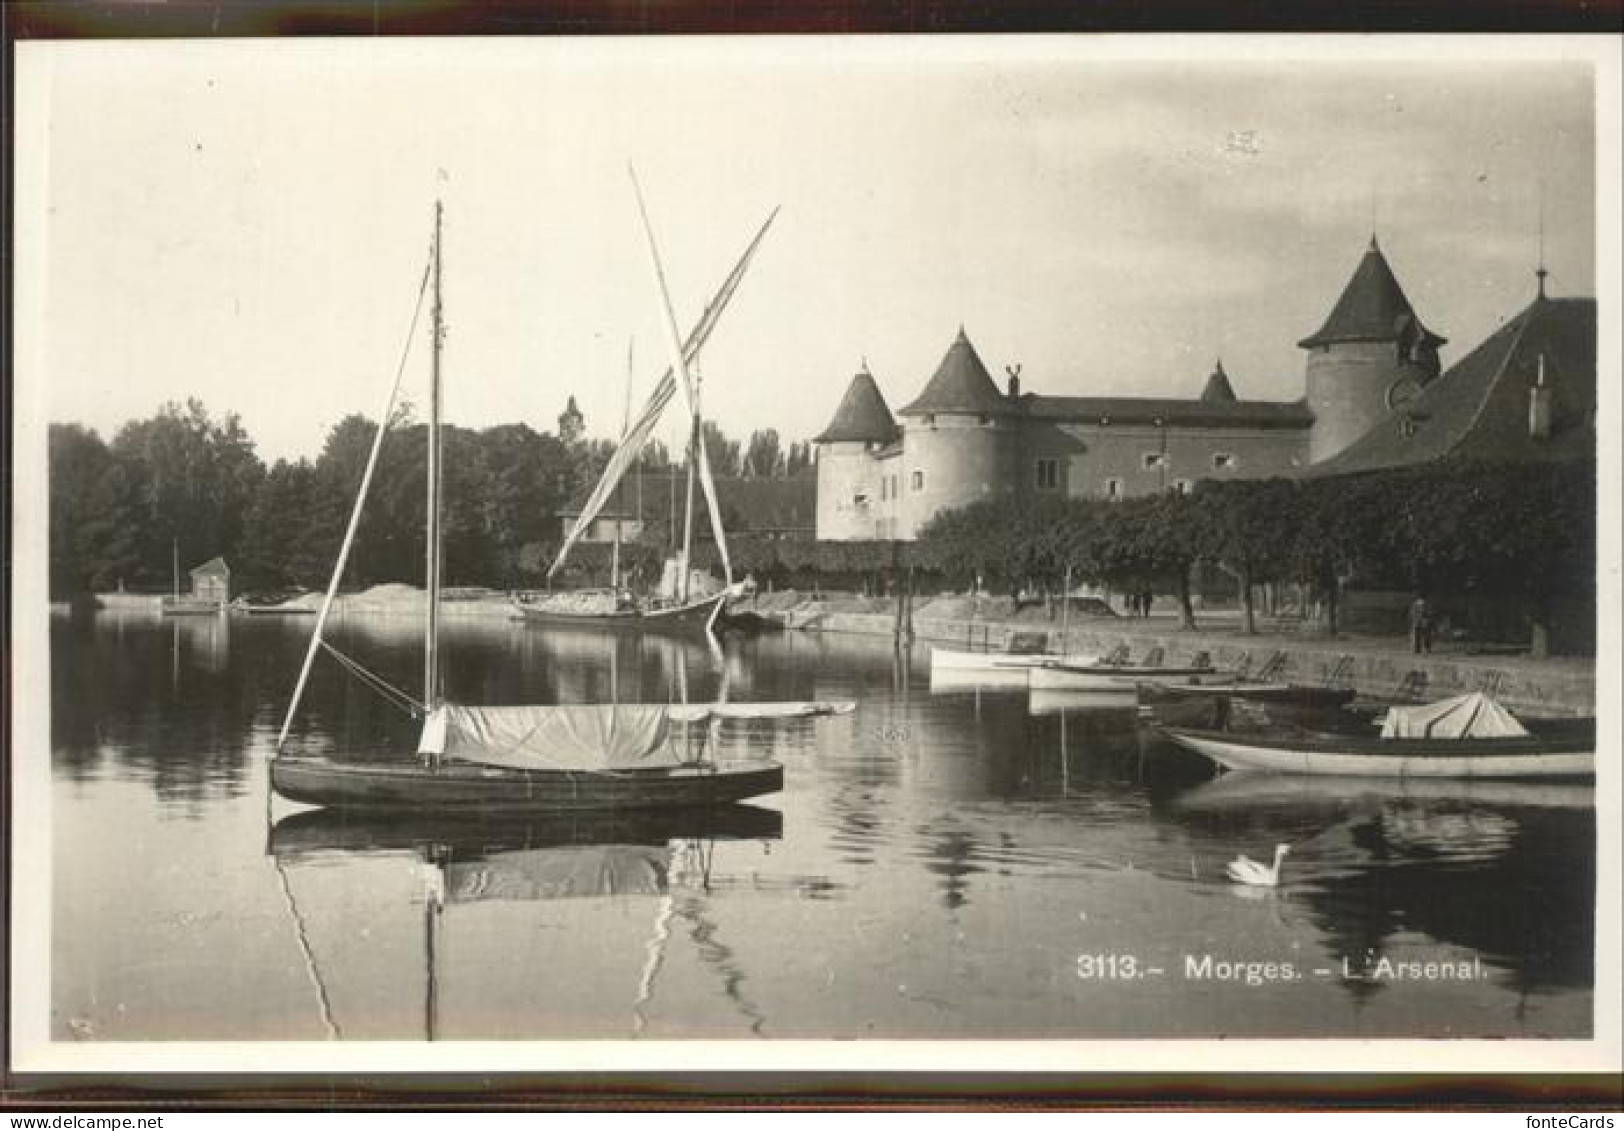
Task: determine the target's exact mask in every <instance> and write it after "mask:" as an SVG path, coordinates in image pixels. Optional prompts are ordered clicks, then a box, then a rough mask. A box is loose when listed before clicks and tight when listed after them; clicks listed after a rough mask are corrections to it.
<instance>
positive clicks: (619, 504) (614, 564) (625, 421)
mask: <svg viewBox="0 0 1624 1131" xmlns="http://www.w3.org/2000/svg"><path fill="white" fill-rule="evenodd" d="M636 344H637V339H636V338H632V339H630V340H628V341H627V343H626V408H625V411H624V412H622V413H621V416H620V442H621V443H622V444H624V443H625V442H626V434H627V433H628V432H630V431H631V427H632V356H633V355H632V351H633V350H634V349H635V348H636ZM625 509H626V484H625V483H624V482H620V483H616V484H615V556H614V557H613V558H611V559H610V561H609V584H610V586H611V587H613V588H614V589H616V590H618V589H619V588H620V516H621V514H622V513H623V512H624V511H625Z"/></svg>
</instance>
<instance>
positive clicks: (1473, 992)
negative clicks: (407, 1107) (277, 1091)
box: [51, 612, 1595, 1041]
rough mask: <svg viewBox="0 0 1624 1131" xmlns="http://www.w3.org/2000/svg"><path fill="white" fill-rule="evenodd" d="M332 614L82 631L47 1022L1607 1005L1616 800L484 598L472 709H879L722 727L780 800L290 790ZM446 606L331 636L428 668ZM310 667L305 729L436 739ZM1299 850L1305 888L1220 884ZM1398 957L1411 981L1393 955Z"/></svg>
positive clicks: (389, 666) (480, 1025)
mask: <svg viewBox="0 0 1624 1131" xmlns="http://www.w3.org/2000/svg"><path fill="white" fill-rule="evenodd" d="M310 628H311V625H310V622H309V619H308V618H302V619H301V618H289V619H286V620H281V619H277V618H264V619H253V620H248V619H240V618H239V619H232V620H229V621H227V620H220V619H216V618H207V619H188V618H181V619H175V620H169V621H164V620H161V619H159V618H158V617H156V616H148V615H134V614H121V613H114V612H104V613H100V614H97V615H96V616H94V617H91V618H87V619H76V620H69V619H67V618H65V617H62V618H57V619H56V620H55V621H54V623H53V627H52V632H53V639H52V644H53V651H52V657H53V692H52V694H53V736H52V753H51V756H52V766H53V775H52V781H53V788H52V797H51V804H52V817H53V826H52V831H53V838H54V851H55V858H54V864H53V868H54V873H53V884H54V892H53V895H54V922H53V935H52V942H51V953H52V978H53V985H52V987H51V991H52V1014H53V1033H54V1035H55V1037H56V1038H57V1039H59V1040H86V1041H94V1040H132V1039H186V1040H222V1039H243V1038H264V1039H322V1038H331V1037H337V1038H344V1039H420V1038H425V1037H432V1038H434V1039H457V1038H468V1039H475V1038H559V1037H610V1038H630V1037H648V1038H671V1037H717V1038H734V1037H750V1036H759V1037H865V1036H868V1037H893V1038H904V1037H972V1036H974V1037H1086V1038H1109V1037H1216V1036H1254V1037H1265V1036H1297V1035H1305V1036H1328V1037H1362V1036H1468V1037H1485V1036H1508V1037H1579V1036H1588V1035H1589V1033H1590V1029H1591V1020H1590V1018H1591V998H1592V990H1591V987H1592V980H1593V969H1592V939H1593V933H1594V886H1595V865H1594V854H1595V809H1594V794H1593V791H1592V790H1591V788H1590V787H1588V786H1581V785H1544V786H1532V785H1531V786H1518V785H1477V786H1472V785H1469V784H1442V785H1429V786H1425V787H1420V786H1416V787H1411V788H1410V789H1408V790H1407V789H1406V788H1405V787H1404V786H1402V785H1396V784H1394V785H1383V784H1380V783H1375V784H1371V783H1365V784H1362V785H1361V784H1352V785H1341V786H1333V785H1330V784H1327V783H1323V782H1316V781H1299V782H1295V783H1291V782H1289V781H1286V782H1284V783H1283V784H1280V783H1276V784H1271V783H1270V781H1269V780H1268V779H1254V778H1247V777H1242V776H1240V775H1231V776H1229V777H1227V778H1224V779H1222V780H1214V778H1213V775H1212V772H1211V770H1210V768H1209V767H1208V766H1207V764H1206V763H1204V762H1203V761H1202V760H1200V759H1198V758H1195V757H1193V756H1190V755H1186V754H1183V753H1181V752H1179V751H1177V750H1174V749H1172V748H1169V747H1167V746H1165V745H1163V744H1161V743H1159V742H1158V741H1157V740H1156V739H1155V738H1154V737H1153V736H1152V735H1151V734H1150V733H1149V732H1146V731H1143V730H1141V729H1140V727H1139V726H1138V724H1137V722H1136V720H1135V718H1134V716H1133V715H1132V714H1131V713H1128V712H1121V711H1105V712H1099V711H1085V710H1058V711H1055V712H1053V713H1050V712H1049V711H1048V710H1047V708H1048V707H1049V706H1050V705H1049V704H1029V703H1028V697H1027V695H1026V693H1025V692H1024V691H1022V690H997V689H986V688H984V689H979V690H978V689H970V688H965V689H960V690H956V691H951V692H943V691H940V690H938V693H935V694H933V693H932V692H931V689H930V683H929V678H928V676H929V659H928V652H927V651H926V650H924V649H918V650H916V651H915V652H914V654H913V655H912V656H911V657H909V658H907V659H905V660H903V661H900V662H899V661H897V660H896V659H895V657H894V656H893V653H892V650H891V647H890V643H889V641H886V640H878V639H865V638H855V637H851V638H842V637H832V636H831V637H822V638H819V637H813V636H806V635H798V634H790V635H784V636H777V637H767V638H762V639H759V640H753V641H738V640H730V641H729V642H728V643H727V645H726V652H725V656H723V657H721V658H720V659H719V658H718V657H717V656H716V655H713V654H712V653H711V652H710V651H709V650H707V649H706V648H705V647H703V646H701V645H698V644H679V643H676V642H672V641H666V640H659V639H655V638H639V637H635V636H624V637H616V636H612V635H598V634H589V633H566V632H553V631H548V630H544V629H538V628H535V627H527V626H524V625H520V624H508V623H506V622H485V621H471V620H470V621H462V622H458V621H453V622H452V623H451V624H450V626H449V627H448V629H447V631H446V633H445V638H444V653H445V660H446V674H447V683H448V690H449V692H450V694H451V695H452V697H453V698H455V699H457V700H459V701H462V702H472V703H518V702H576V701H610V700H612V699H615V698H617V697H618V699H619V700H620V701H627V702H630V701H662V702H665V701H675V700H681V699H683V698H687V699H689V700H693V701H703V700H706V699H710V698H713V697H715V696H716V695H717V694H718V692H719V690H720V689H721V688H722V686H723V684H724V683H725V685H726V694H727V695H728V697H729V698H731V699H810V698H849V699H855V700H857V701H858V703H859V706H858V709H857V711H856V713H855V714H853V715H850V716H845V717H839V718H834V719H825V720H819V721H816V722H804V721H803V722H796V723H792V724H789V725H784V724H777V725H767V724H762V723H739V722H732V723H727V724H724V725H723V728H722V731H721V734H720V736H719V739H718V741H719V744H720V745H721V746H722V747H723V748H724V749H726V750H730V751H739V750H743V749H746V748H750V749H754V750H758V751H767V752H770V753H771V754H772V755H773V756H774V757H776V758H778V759H779V760H780V761H782V762H783V764H784V767H785V788H784V791H783V792H782V793H781V794H779V795H776V796H773V797H768V798H763V799H760V800H759V802H758V803H757V804H756V805H755V806H753V807H747V808H737V809H734V810H729V811H725V812H723V813H720V814H717V815H714V816H711V817H705V818H692V817H683V818H672V817H668V816H664V817H656V818H638V819H630V818H624V819H596V820H584V819H583V820H574V821H551V822H531V823H512V822H504V823H500V824H487V825H480V826H476V827H470V826H468V825H466V824H464V823H461V822H456V821H437V820H434V819H431V818H419V819H413V820H394V821H379V820H375V819H374V820H360V819H349V820H346V819H343V818H340V817H336V816H333V815H331V814H327V813H323V812H321V811H317V810H306V809H301V808H300V807H298V806H294V805H290V804H288V803H286V802H284V801H282V800H280V799H275V800H271V799H268V797H267V790H266V762H267V758H268V757H269V755H270V752H271V750H272V747H273V745H274V743H275V736H276V731H277V728H278V727H279V725H280V723H281V716H282V711H283V710H284V708H285V704H286V700H287V696H288V693H289V691H290V688H291V683H292V679H293V676H294V674H295V673H296V671H297V667H298V662H299V659H300V657H301V654H302V649H303V645H304V641H305V640H306V638H307V634H308V633H309V631H310ZM417 634H418V627H417V625H416V623H415V622H413V621H410V620H404V619H401V620H393V619H388V618H372V619H359V618H350V619H348V620H345V621H342V622H340V623H339V626H338V628H337V630H336V632H335V633H334V634H333V635H334V637H335V639H336V640H337V641H338V643H339V644H340V646H341V647H344V648H346V650H348V651H349V652H351V653H352V654H353V655H356V656H357V657H359V658H361V659H363V660H364V661H365V662H366V663H368V664H369V666H371V667H373V668H374V669H375V670H378V671H380V672H382V673H384V674H386V675H388V676H389V677H390V678H391V679H393V680H394V681H395V682H396V683H398V684H399V685H401V686H405V687H408V688H410V687H413V686H415V685H416V684H417V683H418V682H419V681H420V678H421V677H420V675H419V669H420V664H421V660H420V658H419V655H420V654H419V651H418V635H417ZM316 670H317V677H316V680H315V682H314V685H313V688H312V691H311V693H310V694H309V696H308V697H307V706H306V709H305V710H304V712H303V713H302V717H301V718H300V720H299V722H298V729H297V733H298V735H299V742H300V743H301V744H302V745H303V746H304V747H306V748H308V749H323V750H332V751H345V752H355V751H359V752H361V753H362V754H364V755H365V756H369V757H384V756H387V751H388V750H389V749H390V748H391V747H392V746H393V747H396V748H399V747H400V746H404V745H407V744H409V743H411V742H413V741H415V733H414V728H413V726H412V724H411V723H410V721H409V720H407V719H405V718H404V717H403V716H400V715H398V714H395V713H394V712H393V710H392V709H391V708H389V707H388V706H386V705H383V704H382V703H380V702H379V701H378V700H377V699H376V698H375V697H373V696H372V695H371V694H370V693H369V692H367V691H366V690H365V689H363V688H362V687H360V686H359V685H357V684H356V683H354V682H353V680H351V679H350V678H349V677H347V676H345V675H344V674H343V673H342V672H341V671H340V670H339V669H338V667H337V665H336V664H334V663H332V662H331V661H325V660H324V661H322V662H319V663H318V665H317V669H316ZM1032 706H1037V707H1039V708H1040V709H1043V710H1042V713H1036V714H1034V713H1031V711H1030V710H1029V708H1030V707H1032ZM1277 842H1287V843H1290V844H1291V845H1292V853H1291V855H1290V856H1289V857H1288V858H1287V862H1286V869H1285V881H1284V883H1283V885H1282V887H1281V888H1280V889H1279V890H1277V891H1267V890H1262V889H1244V888H1239V887H1237V886H1236V885H1234V884H1232V883H1230V882H1229V881H1228V880H1227V879H1225V878H1224V865H1225V863H1226V862H1227V861H1229V860H1231V859H1233V858H1234V857H1235V856H1236V855H1237V854H1239V853H1243V852H1244V853H1247V854H1249V855H1251V856H1254V857H1267V856H1268V855H1269V854H1270V853H1271V851H1272V849H1273V846H1274V845H1275V844H1276V843H1277ZM1383 958H1385V959H1388V960H1389V961H1391V962H1393V963H1399V964H1403V963H1408V964H1415V965H1412V966H1410V967H1404V968H1405V969H1411V970H1415V971H1417V972H1420V976H1419V977H1417V978H1413V979H1404V980H1394V979H1391V978H1387V977H1379V976H1375V975H1376V974H1378V973H1381V972H1382V971H1381V968H1380V967H1378V966H1377V963H1378V961H1379V960H1381V959H1383ZM1422 963H1434V964H1447V965H1439V966H1435V967H1434V968H1433V971H1432V976H1430V977H1428V976H1426V974H1425V973H1424V972H1423V971H1424V967H1421V966H1420V965H1419V964H1422ZM1445 972H1452V973H1461V972H1465V973H1470V974H1472V975H1473V976H1472V977H1471V978H1470V979H1465V980H1463V979H1461V978H1459V977H1453V978H1446V977H1443V976H1442V975H1443V973H1445ZM1287 974H1290V975H1293V976H1294V977H1293V980H1282V979H1283V978H1284V977H1285V976H1286V975H1287Z"/></svg>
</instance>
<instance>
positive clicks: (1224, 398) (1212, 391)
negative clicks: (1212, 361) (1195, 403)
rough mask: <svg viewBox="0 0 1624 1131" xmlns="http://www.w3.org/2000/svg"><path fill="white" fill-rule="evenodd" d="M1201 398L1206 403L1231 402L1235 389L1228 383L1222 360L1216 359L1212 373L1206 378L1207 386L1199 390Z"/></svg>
mask: <svg viewBox="0 0 1624 1131" xmlns="http://www.w3.org/2000/svg"><path fill="white" fill-rule="evenodd" d="M1201 399H1202V400H1203V401H1205V402H1206V403H1207V404H1233V403H1234V401H1235V389H1234V387H1233V386H1232V385H1230V383H1229V374H1227V373H1225V372H1224V362H1223V359H1222V358H1219V359H1218V365H1217V367H1216V368H1214V369H1213V371H1212V375H1211V376H1210V377H1208V378H1207V387H1206V388H1205V389H1202V390H1201Z"/></svg>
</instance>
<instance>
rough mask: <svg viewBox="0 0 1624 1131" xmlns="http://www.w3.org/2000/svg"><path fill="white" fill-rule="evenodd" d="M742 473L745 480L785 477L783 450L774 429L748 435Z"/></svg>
mask: <svg viewBox="0 0 1624 1131" xmlns="http://www.w3.org/2000/svg"><path fill="white" fill-rule="evenodd" d="M742 473H743V475H744V477H745V478H746V479H782V478H783V477H784V475H785V458H784V451H783V448H782V447H781V446H780V445H779V442H778V431H777V429H774V428H767V429H762V430H760V431H756V432H752V433H750V442H749V444H748V445H746V447H745V451H744V467H743V469H742Z"/></svg>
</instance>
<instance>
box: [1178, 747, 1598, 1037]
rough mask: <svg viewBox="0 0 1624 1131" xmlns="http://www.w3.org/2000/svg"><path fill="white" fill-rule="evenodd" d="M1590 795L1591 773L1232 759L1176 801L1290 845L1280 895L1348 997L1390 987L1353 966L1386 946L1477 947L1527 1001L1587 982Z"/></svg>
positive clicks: (1216, 828) (1413, 953) (1208, 820)
mask: <svg viewBox="0 0 1624 1131" xmlns="http://www.w3.org/2000/svg"><path fill="white" fill-rule="evenodd" d="M1595 803H1596V794H1595V788H1594V786H1593V785H1591V784H1590V783H1587V782H1510V781H1481V780H1477V781H1474V780H1465V779H1440V778H1432V779H1425V778H1423V779H1416V778H1410V779H1403V778H1382V777H1369V778H1360V777H1311V776H1305V775H1297V774H1272V773H1266V772H1261V771H1247V770H1237V771H1232V772H1230V773H1226V774H1224V775H1222V776H1221V777H1219V778H1216V779H1214V780H1213V781H1210V782H1207V783H1205V784H1202V785H1198V786H1196V787H1195V788H1193V789H1190V790H1188V791H1186V792H1184V793H1183V794H1181V795H1179V796H1178V797H1177V798H1176V799H1175V800H1174V804H1173V808H1174V810H1175V811H1176V812H1178V813H1179V814H1181V819H1182V821H1183V823H1185V824H1186V825H1187V826H1192V827H1193V828H1194V829H1196V830H1198V831H1199V832H1208V833H1210V834H1212V835H1217V836H1223V837H1225V838H1226V839H1227V840H1228V841H1230V842H1235V841H1236V840H1237V833H1238V832H1239V833H1240V834H1241V837H1242V838H1243V839H1244V842H1245V843H1272V842H1274V841H1277V840H1278V841H1282V842H1287V843H1290V844H1291V846H1292V853H1291V856H1290V858H1289V860H1288V863H1287V872H1288V873H1289V875H1288V877H1287V880H1284V881H1283V884H1284V885H1285V886H1284V887H1283V889H1282V893H1281V895H1282V898H1284V899H1286V900H1288V901H1289V902H1290V903H1291V904H1292V905H1294V906H1300V907H1304V908H1306V909H1307V910H1308V913H1309V915H1310V916H1311V918H1312V919H1313V921H1314V922H1315V924H1316V926H1317V927H1318V928H1319V929H1320V931H1321V932H1322V938H1321V946H1322V947H1324V948H1325V953H1326V955H1327V957H1328V958H1330V959H1331V960H1332V961H1333V962H1335V963H1338V964H1340V961H1341V960H1343V959H1346V960H1347V961H1348V962H1349V964H1350V965H1349V969H1350V970H1351V971H1352V973H1353V975H1354V976H1353V977H1350V978H1346V979H1344V981H1343V984H1344V985H1345V987H1346V988H1347V989H1348V990H1349V992H1350V993H1352V994H1353V995H1354V996H1355V997H1359V998H1367V997H1369V996H1370V995H1372V994H1375V993H1379V992H1381V991H1383V990H1385V989H1390V988H1393V985H1394V983H1391V982H1386V981H1383V980H1381V979H1380V978H1372V977H1368V976H1360V975H1361V973H1363V974H1366V975H1368V973H1369V971H1370V967H1371V964H1372V963H1373V962H1374V961H1375V960H1376V959H1378V958H1380V957H1383V956H1386V957H1388V958H1391V959H1406V958H1407V959H1421V960H1426V959H1429V958H1434V957H1440V956H1445V957H1447V956H1449V955H1455V956H1459V955H1475V956H1476V957H1478V958H1480V959H1481V961H1482V963H1483V966H1484V967H1485V969H1486V970H1488V971H1489V973H1490V975H1491V976H1495V977H1497V978H1499V979H1500V980H1502V981H1503V982H1506V983H1508V984H1509V985H1510V986H1511V987H1512V988H1514V989H1515V990H1516V991H1517V992H1518V993H1519V997H1520V1000H1526V996H1527V995H1528V994H1529V993H1531V992H1533V991H1536V990H1545V989H1586V988H1588V987H1589V986H1590V985H1591V982H1592V978H1593V975H1594V954H1593V941H1594V919H1595V892H1594V889H1593V883H1594V875H1593V873H1592V872H1591V871H1590V870H1589V869H1588V868H1578V867H1574V866H1573V865H1572V862H1573V861H1576V860H1586V859H1589V858H1590V857H1591V856H1592V854H1593V853H1594V852H1595V841H1596V813H1595ZM1485 907H1497V908H1499V909H1500V913H1498V914H1484V913H1483V910H1482V909H1483V908H1485ZM1339 968H1340V967H1339ZM1399 988H1400V989H1402V986H1400V987H1399ZM1518 1008H1519V1010H1520V1009H1521V1006H1520V1005H1519V1007H1518ZM1519 1016H1520V1014H1519Z"/></svg>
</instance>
